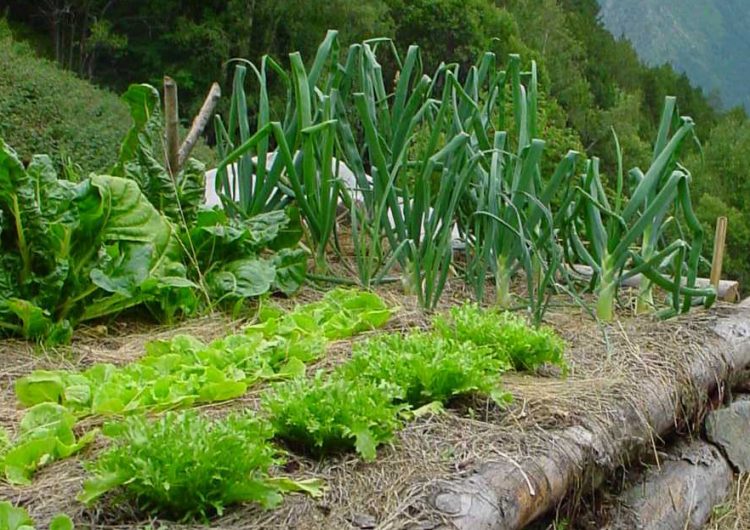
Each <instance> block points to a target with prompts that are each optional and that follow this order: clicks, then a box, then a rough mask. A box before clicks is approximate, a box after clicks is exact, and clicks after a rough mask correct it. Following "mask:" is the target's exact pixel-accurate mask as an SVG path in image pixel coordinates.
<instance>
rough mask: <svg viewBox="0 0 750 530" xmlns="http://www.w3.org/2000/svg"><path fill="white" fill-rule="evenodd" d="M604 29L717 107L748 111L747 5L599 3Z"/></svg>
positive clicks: (741, 0) (721, 0)
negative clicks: (685, 79)
mask: <svg viewBox="0 0 750 530" xmlns="http://www.w3.org/2000/svg"><path fill="white" fill-rule="evenodd" d="M599 3H600V5H601V18H602V21H603V22H604V25H605V26H606V27H607V28H608V29H609V30H610V31H611V32H612V33H613V34H614V35H615V36H616V37H620V36H625V37H627V38H628V39H629V40H630V41H631V42H632V43H633V46H634V47H635V49H636V50H637V51H638V54H639V55H640V56H641V57H642V58H643V60H645V61H646V62H648V63H649V64H652V65H658V64H663V63H665V62H669V63H671V64H672V65H673V66H674V67H675V68H677V69H678V70H680V71H683V72H685V73H686V74H687V75H688V76H689V77H690V79H691V80H692V81H693V82H695V83H696V84H698V85H700V86H701V87H702V88H703V90H704V91H705V92H706V93H707V94H715V93H717V92H718V95H719V97H720V98H721V102H722V104H723V106H724V107H725V108H726V107H733V106H736V105H744V106H745V109H747V110H748V111H750V0H669V1H664V0H599Z"/></svg>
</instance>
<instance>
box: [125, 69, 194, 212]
mask: <svg viewBox="0 0 750 530" xmlns="http://www.w3.org/2000/svg"><path fill="white" fill-rule="evenodd" d="M122 99H123V101H125V103H126V104H127V105H128V107H129V108H130V117H131V119H132V120H133V124H132V126H131V128H130V130H129V131H128V132H127V134H126V135H125V138H124V139H123V142H122V145H121V146H120V153H119V155H118V158H117V162H116V163H115V165H114V167H113V168H112V170H111V174H112V175H115V176H118V177H124V178H129V179H131V180H133V181H135V182H137V183H138V187H139V188H140V189H141V191H142V192H143V194H144V195H145V196H146V198H148V200H149V201H150V202H151V204H153V205H154V207H155V208H156V209H158V210H159V211H160V212H162V213H163V214H165V215H166V216H167V217H169V218H170V219H171V220H172V221H174V222H176V223H178V224H183V223H187V224H190V223H191V222H192V221H193V220H194V219H195V216H196V215H197V213H198V209H199V207H200V205H201V203H202V202H203V196H204V193H205V190H204V180H205V177H204V173H205V167H204V166H203V164H202V163H200V162H199V161H197V160H195V159H193V158H190V159H188V160H187V162H186V163H185V165H184V167H183V168H181V169H180V171H179V172H178V173H177V174H176V175H173V172H171V171H170V170H169V168H168V167H167V165H166V162H165V155H164V153H165V152H166V148H165V145H164V123H163V119H162V116H161V112H160V101H159V100H160V98H159V91H158V90H156V89H155V88H154V87H152V86H151V85H146V84H141V85H131V86H130V87H129V88H128V90H127V92H125V94H123V96H122Z"/></svg>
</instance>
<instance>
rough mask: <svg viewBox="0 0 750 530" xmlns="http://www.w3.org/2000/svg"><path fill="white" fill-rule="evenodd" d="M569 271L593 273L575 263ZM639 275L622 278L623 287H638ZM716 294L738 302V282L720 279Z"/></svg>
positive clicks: (701, 281)
mask: <svg viewBox="0 0 750 530" xmlns="http://www.w3.org/2000/svg"><path fill="white" fill-rule="evenodd" d="M571 272H575V273H577V274H580V275H582V276H587V277H591V276H592V275H593V274H594V271H593V269H592V268H591V267H589V266H588V265H576V266H575V267H572V268H571ZM641 277H642V276H641V275H640V274H636V275H635V276H632V277H630V278H627V279H625V280H623V281H622V285H623V286H625V287H638V286H639V285H640V284H641ZM695 285H696V287H701V288H703V287H708V286H710V285H711V280H710V279H709V278H697V279H696V280H695ZM716 294H717V296H718V298H719V299H720V300H724V301H725V302H738V301H739V299H740V284H739V282H735V281H731V280H721V281H720V282H719V289H718V291H717V293H716Z"/></svg>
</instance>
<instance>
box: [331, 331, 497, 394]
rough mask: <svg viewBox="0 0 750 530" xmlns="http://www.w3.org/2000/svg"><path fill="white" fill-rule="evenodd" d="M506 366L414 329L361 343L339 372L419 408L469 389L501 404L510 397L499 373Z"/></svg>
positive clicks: (470, 347) (465, 345) (488, 353)
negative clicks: (377, 387) (504, 388)
mask: <svg viewBox="0 0 750 530" xmlns="http://www.w3.org/2000/svg"><path fill="white" fill-rule="evenodd" d="M509 368H510V364H509V363H508V361H507V360H506V359H505V357H504V356H493V354H492V350H491V349H490V348H488V347H477V346H476V345H475V344H473V343H471V342H458V341H456V340H453V339H450V338H444V337H441V336H439V335H436V334H434V333H423V332H414V333H410V334H408V335H405V336H404V335H400V334H395V335H382V336H379V337H376V338H373V339H370V340H368V341H366V342H364V343H362V344H360V345H359V346H358V347H357V348H356V349H355V352H354V357H353V358H352V360H351V361H350V362H348V363H347V364H346V365H344V366H343V367H342V369H341V370H342V372H343V374H345V377H347V378H349V379H351V380H365V381H371V382H374V383H375V384H377V385H385V386H387V387H389V388H390V389H391V390H392V392H393V396H394V398H395V399H396V400H398V401H405V402H406V403H408V404H409V405H410V406H412V407H419V406H422V405H425V404H427V403H430V402H433V401H439V402H441V403H443V404H444V403H446V402H448V401H449V400H450V399H451V398H452V397H454V396H458V395H461V394H467V393H471V392H478V393H483V394H486V395H489V396H491V397H492V398H493V399H494V400H495V402H497V403H498V404H499V405H501V404H503V403H505V402H507V401H508V399H509V396H508V394H506V393H505V392H503V391H502V390H501V388H500V384H499V376H500V374H501V373H502V372H504V371H505V370H507V369H509Z"/></svg>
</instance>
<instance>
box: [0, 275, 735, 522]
mask: <svg viewBox="0 0 750 530" xmlns="http://www.w3.org/2000/svg"><path fill="white" fill-rule="evenodd" d="M317 296H319V293H316V292H314V291H311V290H307V291H305V292H304V293H303V294H302V295H301V298H296V299H295V300H294V301H286V302H284V303H286V304H291V303H293V302H297V301H305V300H312V299H314V298H316V297H317ZM384 296H385V297H386V299H387V300H388V301H389V302H391V303H392V304H394V305H398V306H399V307H400V310H399V312H398V314H397V316H396V317H395V318H394V319H393V320H392V322H391V323H390V324H389V325H388V328H387V331H388V332H394V331H398V330H404V329H409V328H413V327H420V326H425V325H426V324H427V322H428V320H427V319H426V318H425V316H424V315H423V314H422V313H421V312H419V311H418V310H416V308H415V303H414V300H413V299H410V298H403V297H401V296H399V295H398V294H397V292H396V290H395V288H394V289H392V290H390V291H387V292H384ZM467 298H468V293H466V292H463V291H460V290H457V289H453V290H449V292H448V293H447V295H446V296H445V302H444V303H443V306H442V308H441V309H443V310H444V309H445V308H446V307H447V306H449V305H451V304H455V303H457V302H459V301H462V300H465V299H467ZM715 318H716V317H715V313H714V312H705V311H702V310H696V311H695V312H693V313H691V314H690V315H689V316H686V317H681V318H676V319H673V320H670V321H667V322H661V321H655V320H653V319H650V318H646V317H638V318H635V317H632V316H630V315H628V314H627V312H626V311H624V312H623V314H621V315H620V319H619V320H618V321H617V322H616V323H615V324H613V325H609V326H606V327H601V326H599V325H597V324H596V323H595V322H594V321H593V320H592V319H591V318H590V316H588V314H587V313H586V312H585V311H584V310H582V309H580V308H578V307H576V306H573V305H564V306H563V305H561V306H558V307H553V308H552V309H550V311H549V312H548V314H547V317H546V321H547V323H548V324H549V325H550V326H552V327H553V328H555V329H556V330H557V331H558V332H559V333H560V335H561V336H562V337H563V338H564V339H565V340H566V341H567V344H568V348H567V353H566V357H567V360H568V363H569V365H570V374H569V375H568V377H567V378H561V377H560V376H559V374H556V373H555V372H554V371H553V370H546V371H545V370H542V373H539V374H507V375H504V376H503V379H502V380H503V383H504V385H505V387H506V388H507V389H508V390H509V391H511V392H512V394H513V396H514V402H513V404H512V405H511V406H509V407H508V408H507V409H506V410H498V409H497V408H496V407H495V406H494V405H492V404H490V403H489V402H488V401H487V400H484V399H479V398H474V399H470V400H464V401H462V402H460V403H457V404H456V406H455V407H454V408H452V409H451V410H450V411H449V412H447V413H445V414H441V415H436V416H435V415H433V416H424V417H421V418H419V419H417V420H415V421H414V422H412V423H409V424H407V425H406V426H405V428H404V429H403V430H402V431H401V432H400V433H399V435H398V436H397V439H396V440H395V442H394V443H393V444H392V445H391V446H388V447H384V448H381V449H380V450H379V452H378V459H377V460H376V461H375V462H374V463H363V462H362V461H361V460H359V459H358V458H356V457H355V456H354V455H345V456H341V457H338V458H327V459H325V460H322V461H316V460H312V459H309V458H306V457H301V456H296V455H290V456H289V462H288V464H287V465H286V466H285V468H284V469H281V470H279V473H280V474H287V475H292V476H294V477H298V478H310V477H318V478H322V479H324V480H325V482H326V484H327V488H328V489H327V491H326V494H325V496H324V497H323V498H321V499H312V498H310V497H306V496H303V495H290V496H288V497H287V498H286V499H285V501H284V503H283V505H282V506H281V507H280V508H277V509H275V510H272V511H263V510H261V509H259V508H257V507H255V506H252V505H246V506H240V507H237V508H232V509H228V510H227V511H226V512H225V514H224V515H223V516H222V517H221V518H218V519H216V520H214V521H213V522H212V523H211V527H213V528H226V529H238V530H239V529H248V530H249V529H274V528H279V529H282V528H284V529H285V528H295V529H310V530H318V529H320V530H323V529H347V528H362V529H365V528H380V529H400V528H424V529H427V528H431V527H433V526H432V524H431V523H428V522H427V519H428V518H427V517H426V516H425V514H424V512H423V511H422V509H421V508H420V507H423V506H424V503H423V502H421V500H422V498H423V494H424V492H425V491H426V488H427V487H428V486H429V485H430V484H431V483H432V482H433V481H435V480H439V479H442V478H447V477H450V476H452V475H455V474H457V473H466V472H469V471H470V470H472V469H474V468H476V467H477V466H479V465H481V464H482V463H486V462H488V461H493V460H505V459H510V460H515V459H520V458H521V457H523V456H526V455H533V454H536V453H538V452H539V451H540V450H541V448H543V447H544V446H545V443H546V442H547V441H548V440H550V439H551V436H552V433H553V432H554V431H555V430H558V429H562V428H565V427H570V426H573V425H583V426H592V425H597V426H605V427H606V426H607V425H608V424H610V423H611V422H615V421H618V420H617V418H616V417H615V416H614V415H613V411H614V410H616V409H617V405H618V403H622V402H623V400H628V401H630V402H633V403H638V402H639V400H641V395H642V389H643V388H644V385H649V382H650V381H658V380H681V379H682V378H683V374H682V372H681V368H680V367H681V366H684V365H685V364H686V360H687V359H690V358H693V356H696V355H702V354H704V353H705V352H706V351H709V350H710V349H711V348H713V347H714V345H715V344H716V340H717V339H716V337H714V336H713V334H712V333H710V332H709V329H710V326H711V324H712V322H714V320H715ZM241 325H242V322H238V321H232V320H230V319H228V318H226V317H223V316H213V317H207V318H203V319H199V320H194V321H190V322H187V323H184V324H182V325H179V326H177V327H173V328H171V329H167V328H160V327H148V326H144V325H143V324H119V325H116V326H113V327H111V328H110V329H103V328H92V329H88V330H86V331H85V332H84V333H82V334H79V337H78V338H77V340H76V342H75V343H74V344H73V346H72V347H71V348H70V349H67V350H64V351H40V350H38V349H35V348H33V347H31V346H29V345H28V344H27V343H24V342H19V341H4V342H2V343H1V344H0V359H3V367H2V370H0V380H2V391H1V392H0V424H2V425H3V426H4V427H6V428H8V429H9V430H10V431H11V432H12V430H13V429H14V427H15V426H16V425H17V422H18V420H19V419H20V417H21V416H22V414H23V411H22V410H19V409H18V408H17V405H16V403H15V398H14V394H13V386H12V383H13V381H14V380H15V379H16V378H17V377H19V376H22V375H24V374H26V373H28V372H30V371H31V370H34V369H39V368H69V369H74V368H81V367H85V366H87V365H90V364H92V363H95V362H111V363H115V364H121V363H126V362H128V361H131V360H133V359H135V358H137V357H138V356H139V355H141V354H142V352H143V346H144V343H145V342H146V341H148V340H151V339H156V338H165V337H168V336H171V335H173V334H176V333H191V334H193V335H196V336H198V337H200V338H203V339H205V340H210V339H212V338H215V337H219V336H221V335H224V334H227V333H231V332H233V331H236V330H237V329H239V328H240V327H241ZM365 335H366V334H365ZM361 339H362V337H358V338H356V339H355V340H361ZM350 351H351V343H350V342H340V343H336V344H334V345H332V346H331V348H330V351H329V355H328V358H327V359H325V360H324V361H322V362H321V363H320V366H319V367H318V368H324V369H325V368H328V367H330V366H332V365H334V364H336V363H338V362H341V361H343V360H345V359H346V358H347V357H348V355H349V353H350ZM313 369H314V368H313ZM258 392H259V390H258V389H253V390H252V391H251V392H250V393H249V394H248V395H247V396H245V397H243V398H242V399H240V400H236V401H233V402H229V403H222V404H216V405H211V406H205V407H202V410H204V411H205V413H207V414H211V415H222V414H225V413H227V412H228V411H230V410H237V409H243V408H248V407H250V408H252V407H256V406H257V401H258V400H257V396H258ZM643 421H644V422H647V418H645V417H644V418H643ZM680 428H681V429H687V430H689V429H690V428H691V426H689V425H688V426H680ZM103 444H104V442H103V441H102V442H97V443H96V444H94V447H92V448H89V449H87V450H86V451H85V452H84V453H83V454H81V455H79V456H78V457H77V458H71V459H67V460H64V461H59V462H55V463H53V464H51V465H49V466H47V467H45V468H43V469H42V470H40V471H39V472H38V473H37V475H36V477H35V479H34V483H33V485H32V486H29V487H25V488H15V487H10V486H8V485H7V484H5V483H0V498H5V499H8V500H10V501H12V502H14V503H16V504H18V505H22V506H25V507H26V508H27V509H28V510H29V512H30V514H31V515H32V517H34V518H35V519H36V520H37V522H38V524H39V525H40V527H41V526H43V525H46V523H47V521H49V519H50V518H51V517H52V516H53V515H54V514H56V513H59V512H65V513H67V514H69V515H70V516H72V517H73V518H74V519H75V521H76V522H77V523H78V524H80V525H82V526H84V527H85V526H91V527H95V528H142V527H144V526H146V525H149V524H151V525H153V526H155V527H158V526H162V525H164V526H168V527H169V528H190V527H189V526H180V525H174V524H173V523H165V522H161V521H157V520H153V519H150V518H149V517H148V516H147V515H145V514H141V513H136V512H134V511H133V509H132V508H131V507H128V506H125V507H123V506H110V505H106V504H104V505H99V506H96V507H93V508H86V507H84V506H82V505H81V504H79V503H77V502H76V501H75V496H76V494H77V492H78V491H79V489H80V486H81V483H82V481H83V479H84V477H85V472H84V471H83V468H82V466H81V464H80V459H89V458H92V457H95V454H96V452H97V451H98V450H100V449H101V447H103ZM658 444H659V440H658V439H657V438H656V437H654V439H653V446H654V447H656V446H657V445H658ZM628 464H629V463H628V462H622V465H623V466H625V465H628ZM748 483H749V482H748V481H747V479H744V482H742V483H741V485H740V489H741V490H742V491H745V490H746V489H747V486H748ZM738 495H739V494H738ZM567 509H569V510H570V513H571V514H573V513H574V510H575V506H573V505H571V506H569V507H567ZM745 511H746V510H745ZM735 512H737V514H738V515H737V516H734V515H732V517H734V519H736V518H737V517H739V512H738V511H737V510H735ZM726 517H730V516H729V515H727V516H725V518H726ZM744 517H745V519H746V518H747V515H746V514H745V515H744ZM719 523H720V520H717V523H716V524H717V525H718V524H719ZM712 528H717V529H718V528H730V526H714V527H712Z"/></svg>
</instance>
